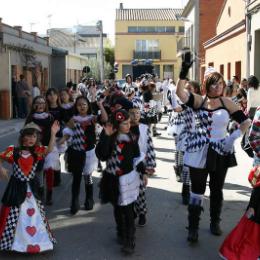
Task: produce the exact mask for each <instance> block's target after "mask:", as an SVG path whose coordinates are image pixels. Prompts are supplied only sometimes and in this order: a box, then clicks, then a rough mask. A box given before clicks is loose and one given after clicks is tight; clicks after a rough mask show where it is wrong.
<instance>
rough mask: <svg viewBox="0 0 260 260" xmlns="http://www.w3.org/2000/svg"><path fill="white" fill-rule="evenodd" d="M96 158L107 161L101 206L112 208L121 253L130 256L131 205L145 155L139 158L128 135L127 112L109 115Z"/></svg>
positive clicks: (131, 236)
mask: <svg viewBox="0 0 260 260" xmlns="http://www.w3.org/2000/svg"><path fill="white" fill-rule="evenodd" d="M96 154H97V157H98V158H99V159H100V160H101V161H106V169H105V170H104V172H103V175H102V178H101V182H100V197H101V202H102V203H107V202H110V203H112V205H113V206H114V217H115V222H116V226H117V238H118V242H119V243H120V244H123V247H122V252H123V253H126V254H132V253H133V252H134V246H135V216H134V215H135V214H134V203H135V201H136V199H137V197H138V195H139V186H140V177H139V173H138V172H142V173H143V174H144V171H145V168H144V165H143V162H142V161H143V159H144V156H140V150H139V145H138V142H137V141H136V140H135V139H134V138H133V136H132V134H131V132H130V119H129V114H128V113H127V111H126V110H123V109H119V110H116V111H115V112H113V113H112V115H111V118H110V123H108V124H106V126H104V130H103V132H102V133H101V135H100V141H99V143H98V144H97V147H96Z"/></svg>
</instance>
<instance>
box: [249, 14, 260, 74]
mask: <svg viewBox="0 0 260 260" xmlns="http://www.w3.org/2000/svg"><path fill="white" fill-rule="evenodd" d="M259 30H260V11H258V12H257V13H255V14H253V15H252V20H251V35H252V45H251V52H250V72H249V75H256V76H257V77H258V78H259V79H260V50H259V49H260V39H259ZM256 35H258V37H256Z"/></svg>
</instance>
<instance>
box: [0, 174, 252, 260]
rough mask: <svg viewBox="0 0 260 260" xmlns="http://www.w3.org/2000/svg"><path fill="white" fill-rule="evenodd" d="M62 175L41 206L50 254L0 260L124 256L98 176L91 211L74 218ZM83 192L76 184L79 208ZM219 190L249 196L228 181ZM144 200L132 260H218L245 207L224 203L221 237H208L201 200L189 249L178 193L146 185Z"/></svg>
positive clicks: (66, 178) (3, 255)
mask: <svg viewBox="0 0 260 260" xmlns="http://www.w3.org/2000/svg"><path fill="white" fill-rule="evenodd" d="M62 177H63V182H62V186H61V187H58V188H55V192H54V205H53V206H52V207H47V215H48V218H49V222H50V225H51V228H52V230H53V233H54V235H55V237H56V239H57V241H58V244H57V245H56V246H55V250H54V251H53V252H48V253H45V254H42V255H37V256H36V255H35V256H26V255H21V254H14V253H12V254H9V253H0V258H1V259H55V260H59V259H61V260H67V259H68V260H72V259H78V260H81V259H91V260H94V259H97V260H100V259H107V260H110V259H111V260H114V259H116V260H117V259H123V258H124V257H123V256H122V255H121V253H120V246H119V245H118V244H117V243H116V233H115V224H114V219H113V213H112V206H111V205H100V203H99V200H98V181H99V178H94V187H95V201H96V204H95V208H94V210H93V211H85V210H83V208H82V210H80V211H79V212H78V214H77V215H75V216H71V215H70V214H69V206H70V188H71V187H70V183H71V176H70V175H69V174H63V175H62ZM156 178H161V177H157V176H155V177H154V178H153V179H156ZM162 179H164V178H162ZM165 179H167V178H165ZM172 185H174V184H172ZM176 185H179V184H176ZM83 188H84V187H83V182H82V186H81V189H82V192H81V197H80V200H81V205H82V206H83V204H84V192H83V191H84V190H83ZM225 189H236V190H238V191H239V192H241V191H242V192H246V193H249V192H250V189H249V188H247V187H243V186H240V185H234V184H230V183H227V184H226V185H225ZM240 190H241V191H240ZM147 200H148V221H147V225H146V226H145V227H143V228H137V232H136V252H135V253H134V256H133V257H132V259H140V260H141V259H173V260H175V259H176V260H184V259H185V260H186V259H198V260H204V259H205V260H206V259H209V258H210V259H211V260H214V259H219V258H218V248H219V246H220V245H221V243H222V241H223V239H224V238H225V235H226V234H227V232H229V231H230V230H231V229H232V228H233V227H234V225H235V224H236V223H237V221H238V220H239V219H240V217H241V215H242V213H243V212H241V211H240V210H241V209H242V210H243V209H245V208H246V205H247V203H246V202H243V201H225V203H224V210H223V215H222V219H223V223H222V227H223V229H224V235H223V236H222V237H214V236H212V235H211V234H210V233H209V212H208V206H209V205H208V204H209V203H208V200H206V202H205V205H204V207H205V210H204V213H203V214H202V216H201V219H202V220H201V224H200V242H199V243H198V245H197V246H195V247H190V246H189V245H188V243H187V242H186V235H187V230H186V226H187V209H186V207H185V206H183V205H181V196H180V193H177V192H172V191H168V190H165V189H160V188H154V187H149V188H148V189H147ZM238 209H239V210H238Z"/></svg>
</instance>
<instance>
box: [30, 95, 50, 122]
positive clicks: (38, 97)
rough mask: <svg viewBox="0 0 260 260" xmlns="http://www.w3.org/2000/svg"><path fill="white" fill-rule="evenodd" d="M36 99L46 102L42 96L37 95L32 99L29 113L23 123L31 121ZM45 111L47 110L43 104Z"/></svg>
mask: <svg viewBox="0 0 260 260" xmlns="http://www.w3.org/2000/svg"><path fill="white" fill-rule="evenodd" d="M38 99H43V100H44V101H45V103H46V100H45V98H44V97H43V96H37V97H35V98H34V99H33V101H32V106H31V111H30V113H29V115H28V116H27V118H26V120H25V125H26V124H28V123H30V122H32V121H33V118H32V115H33V114H34V113H35V112H36V109H35V108H34V106H35V103H36V101H37V100H38ZM47 111H48V109H47V106H45V112H47Z"/></svg>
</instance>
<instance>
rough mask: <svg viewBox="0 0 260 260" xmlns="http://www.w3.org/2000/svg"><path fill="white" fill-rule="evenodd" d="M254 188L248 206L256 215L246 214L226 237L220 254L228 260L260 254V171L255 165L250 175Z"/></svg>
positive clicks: (254, 259)
mask: <svg viewBox="0 0 260 260" xmlns="http://www.w3.org/2000/svg"><path fill="white" fill-rule="evenodd" d="M248 180H249V182H250V183H251V185H252V187H253V190H252V193H251V198H250V201H249V204H248V207H247V209H248V208H253V209H254V215H251V216H249V215H248V214H244V215H243V217H242V218H241V220H240V221H239V223H238V224H237V225H236V227H235V228H234V229H233V230H232V231H231V232H230V234H229V235H228V236H227V237H226V239H225V241H224V242H223V244H222V246H221V248H220V251H219V253H220V256H221V257H222V258H223V259H226V260H257V259H259V258H258V257H259V256H260V171H259V170H258V169H257V167H254V168H253V169H252V170H251V171H250V174H249V177H248Z"/></svg>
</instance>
